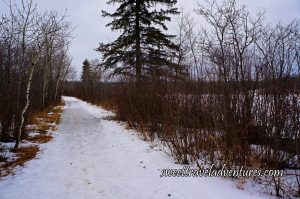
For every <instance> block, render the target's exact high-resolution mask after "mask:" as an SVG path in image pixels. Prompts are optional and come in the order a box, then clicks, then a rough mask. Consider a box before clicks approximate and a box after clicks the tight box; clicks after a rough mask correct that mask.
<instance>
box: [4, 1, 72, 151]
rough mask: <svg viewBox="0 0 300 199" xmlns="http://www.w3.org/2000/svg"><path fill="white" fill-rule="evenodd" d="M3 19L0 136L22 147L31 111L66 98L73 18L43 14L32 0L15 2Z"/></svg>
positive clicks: (53, 13) (12, 2)
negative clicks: (64, 88)
mask: <svg viewBox="0 0 300 199" xmlns="http://www.w3.org/2000/svg"><path fill="white" fill-rule="evenodd" d="M7 6H8V8H9V14H8V15H7V16H2V18H1V22H0V48H1V51H0V58H1V59H0V76H1V78H0V141H8V140H11V139H16V146H15V148H18V146H19V142H20V138H21V135H22V132H23V130H24V126H25V125H26V122H27V117H28V114H30V113H33V112H35V111H37V110H41V109H44V108H46V107H47V106H49V105H51V104H54V103H56V102H59V101H60V95H61V94H60V91H59V90H60V89H59V88H60V82H61V81H63V79H64V78H65V77H66V75H67V74H68V72H69V71H70V67H71V66H70V58H69V56H68V48H69V44H70V31H71V30H70V28H71V26H70V23H68V22H66V20H65V16H61V15H59V14H58V13H56V12H53V11H47V12H44V13H39V12H38V11H37V8H36V5H35V4H34V3H33V1H32V0H29V1H25V0H24V1H23V0H22V1H21V2H20V3H18V4H17V3H16V2H15V1H12V0H11V1H9V2H8V3H7Z"/></svg>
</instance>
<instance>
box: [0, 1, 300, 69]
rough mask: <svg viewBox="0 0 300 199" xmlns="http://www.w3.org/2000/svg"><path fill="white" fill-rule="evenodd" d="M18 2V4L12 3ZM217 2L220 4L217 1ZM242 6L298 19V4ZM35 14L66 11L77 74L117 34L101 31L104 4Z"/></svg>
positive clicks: (60, 6) (64, 4)
mask: <svg viewBox="0 0 300 199" xmlns="http://www.w3.org/2000/svg"><path fill="white" fill-rule="evenodd" d="M2 1H3V0H0V14H1V15H2V14H4V13H5V12H6V10H7V9H6V8H5V5H4V4H3V2H2ZM16 1H17V2H18V0H16ZM220 1H221V0H220ZM239 1H240V3H243V4H246V5H247V6H248V9H249V10H250V12H253V13H255V12H256V11H257V10H259V9H264V10H265V11H266V18H267V21H268V22H270V23H276V22H277V21H278V20H281V21H283V22H288V21H290V20H292V19H294V18H299V19H300V0H239ZM35 2H36V3H37V4H38V9H39V10H50V9H52V10H57V11H59V12H61V13H64V12H65V11H67V13H68V15H69V21H70V22H71V23H72V24H73V26H74V27H76V29H75V30H74V32H73V36H74V39H73V42H72V46H71V49H70V55H71V56H72V57H73V65H74V66H75V67H76V69H77V72H78V73H80V71H81V65H82V62H83V60H84V59H85V58H88V59H95V58H99V59H100V55H99V53H97V52H95V51H94V50H93V49H95V48H96V47H97V46H98V43H99V42H109V41H113V40H114V38H116V35H117V33H112V32H111V31H110V30H109V28H107V27H105V24H106V23H107V22H108V19H104V18H103V17H101V10H109V11H110V10H112V9H113V8H114V7H112V6H107V5H106V3H105V2H106V0H88V1H87V0H85V1H84V0H36V1H35ZM197 2H201V0H178V7H183V8H185V9H187V10H193V9H194V8H196V7H197ZM194 18H196V19H195V21H196V22H197V23H201V19H200V18H199V17H198V18H197V15H194ZM169 27H170V29H171V31H175V29H176V23H175V22H174V23H171V24H170V25H169Z"/></svg>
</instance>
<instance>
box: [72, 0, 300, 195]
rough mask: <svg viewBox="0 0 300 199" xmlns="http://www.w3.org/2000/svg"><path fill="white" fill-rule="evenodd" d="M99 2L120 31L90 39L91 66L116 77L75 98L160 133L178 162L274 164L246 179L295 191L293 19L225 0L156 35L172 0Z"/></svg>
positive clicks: (296, 56) (297, 110)
mask: <svg viewBox="0 0 300 199" xmlns="http://www.w3.org/2000/svg"><path fill="white" fill-rule="evenodd" d="M109 3H116V5H119V6H120V7H119V9H117V11H116V12H115V13H112V14H111V13H107V12H103V15H104V16H105V17H111V18H112V21H111V23H109V24H108V26H110V27H111V29H112V30H118V31H121V35H120V36H119V37H118V39H117V40H115V41H114V42H112V43H108V44H100V47H99V48H98V51H99V52H101V54H102V57H103V60H102V62H101V63H100V66H101V67H102V68H104V69H108V71H112V72H113V74H117V75H119V79H120V81H121V82H122V83H113V84H112V83H111V84H109V83H106V84H103V83H102V84H101V83H98V86H99V90H98V92H99V94H98V95H99V96H96V97H95V94H90V95H86V94H85V95H84V96H88V97H86V98H85V99H87V100H89V101H92V102H94V103H100V104H104V105H105V106H106V107H113V108H114V109H115V110H116V113H117V117H118V118H119V119H120V120H124V121H127V122H128V123H129V125H130V126H131V127H135V128H138V129H139V130H140V131H141V132H142V133H143V135H144V137H145V139H151V140H153V139H155V138H156V137H158V138H160V140H161V141H162V142H163V144H164V146H165V147H166V151H167V152H168V153H169V154H170V155H172V156H173V157H175V159H176V161H177V162H179V163H183V164H188V163H197V164H198V166H199V167H203V166H204V165H207V164H215V165H219V166H220V168H221V167H222V165H223V164H226V165H227V167H228V168H240V167H241V166H243V167H247V168H259V169H283V170H285V176H284V177H282V178H272V177H270V178H268V177H266V178H259V179H255V180H257V181H258V182H259V183H260V184H263V185H266V186H267V187H269V186H271V187H273V189H274V194H275V195H276V196H278V197H285V198H289V197H292V196H300V173H299V171H300V166H299V165H300V146H299V143H300V123H299V121H300V104H299V100H300V96H299V94H300V93H299V78H300V53H299V52H300V34H299V32H300V22H299V21H298V20H294V21H292V22H291V23H288V24H284V23H280V22H278V23H277V24H267V23H266V22H265V21H264V14H263V13H260V12H258V13H257V14H255V15H251V14H250V13H249V12H248V10H247V8H246V7H245V6H243V5H238V4H237V2H236V1H235V0H226V1H222V2H218V1H205V2H204V3H203V4H201V5H199V6H198V7H196V13H197V14H198V17H199V18H202V19H204V20H205V23H204V24H202V27H200V28H199V29H197V28H196V27H197V25H199V24H197V23H196V22H194V21H193V19H192V18H191V17H190V14H189V13H185V12H184V10H183V11H182V12H181V13H180V15H178V19H177V20H178V33H177V36H172V35H167V34H165V33H163V32H164V30H167V27H166V26H165V22H167V21H168V20H170V17H169V15H170V14H171V15H172V14H179V12H178V10H177V9H176V8H175V7H174V6H175V5H176V1H175V0H173V1H172V0H170V1H150V0H144V1H136V2H135V3H130V2H129V1H124V2H120V1H117V0H111V1H109ZM158 4H162V7H163V6H166V8H165V10H164V9H162V10H160V11H158V10H156V9H155V8H154V6H157V5H158ZM152 6H153V7H152ZM163 8H164V7H163ZM78 85H79V84H78ZM81 85H82V86H84V85H85V83H84V81H82V83H81ZM89 85H91V84H89ZM81 91H85V90H84V89H81ZM85 92H86V91H85ZM90 92H91V91H90ZM93 92H97V91H96V90H93ZM74 94H75V93H74ZM75 95H77V96H80V95H83V92H80V90H77V93H76V94H75Z"/></svg>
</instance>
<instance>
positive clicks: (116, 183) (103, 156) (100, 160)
mask: <svg viewBox="0 0 300 199" xmlns="http://www.w3.org/2000/svg"><path fill="white" fill-rule="evenodd" d="M64 100H65V102H66V107H65V110H64V112H63V114H62V121H61V124H60V125H59V127H58V130H57V131H56V132H55V133H54V139H53V141H51V142H49V143H47V144H44V145H41V152H40V153H39V155H38V158H37V159H35V160H32V161H30V162H28V163H27V164H26V165H25V167H24V168H17V170H16V175H14V176H8V177H5V178H3V179H1V180H0V199H40V198H42V199H56V198H57V199H65V198H66V199H67V198H68V199H69V198H70V199H85V198H86V199H102V198H103V199H121V198H129V199H140V198H142V199H164V198H172V199H227V198H228V199H255V198H268V197H269V196H267V195H259V193H258V192H256V191H255V189H253V191H251V190H252V189H251V188H249V187H248V188H247V190H238V189H237V188H236V186H235V184H234V183H233V182H232V181H231V180H229V179H223V178H216V177H215V178H204V177H202V178H201V177H199V178H162V177H160V174H161V170H162V169H169V168H174V169H175V168H182V167H183V166H182V165H177V164H174V160H172V159H171V158H170V157H168V156H167V155H166V153H164V152H163V151H162V150H161V149H160V147H159V146H156V145H155V144H151V143H148V142H145V141H142V140H141V139H139V137H138V134H137V133H136V132H134V131H133V130H127V129H126V128H125V127H124V125H122V124H119V123H118V122H115V121H110V120H109V119H108V116H110V115H111V114H112V113H110V112H107V111H105V110H103V109H100V108H98V107H95V106H92V105H90V104H88V103H85V102H83V101H81V100H78V99H76V98H72V97H64Z"/></svg>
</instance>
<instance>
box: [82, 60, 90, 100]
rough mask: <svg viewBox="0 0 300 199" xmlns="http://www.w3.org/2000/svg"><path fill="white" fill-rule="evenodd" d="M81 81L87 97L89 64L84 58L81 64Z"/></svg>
mask: <svg viewBox="0 0 300 199" xmlns="http://www.w3.org/2000/svg"><path fill="white" fill-rule="evenodd" d="M81 83H82V86H83V90H84V93H85V97H88V96H89V95H88V92H89V90H90V86H91V64H90V62H89V61H88V60H87V59H85V60H84V62H83V66H82V74H81Z"/></svg>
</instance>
